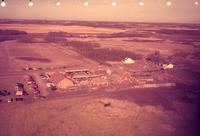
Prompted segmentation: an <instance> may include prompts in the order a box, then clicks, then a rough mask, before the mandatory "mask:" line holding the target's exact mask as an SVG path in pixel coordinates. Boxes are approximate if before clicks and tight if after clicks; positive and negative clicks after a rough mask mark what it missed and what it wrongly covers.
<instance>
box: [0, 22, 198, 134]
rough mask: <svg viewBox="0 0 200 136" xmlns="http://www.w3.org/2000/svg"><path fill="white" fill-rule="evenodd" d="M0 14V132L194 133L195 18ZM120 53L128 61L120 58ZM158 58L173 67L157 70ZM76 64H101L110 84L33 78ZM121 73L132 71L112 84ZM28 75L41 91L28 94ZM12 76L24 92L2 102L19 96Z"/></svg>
mask: <svg viewBox="0 0 200 136" xmlns="http://www.w3.org/2000/svg"><path fill="white" fill-rule="evenodd" d="M0 22H1V23H0V90H3V89H6V90H8V91H10V92H11V95H9V96H2V95H0V100H1V101H0V136H13V135H15V136H56V135H57V136H133V135H137V136H188V135H191V136H198V135H199V134H200V133H199V129H198V128H199V125H200V123H199V110H198V107H199V93H200V90H199V89H200V86H199V81H200V69H199V68H200V55H199V54H200V25H197V24H196V25H194V24H152V23H151V24H148V23H115V22H110V23H109V22H106V23H103V22H99V23H98V22H70V23H69V22H68V24H66V22H65V23H64V22H62V21H60V22H59V21H58V22H57V23H55V22H51V21H50V22H48V21H46V22H45V21H41V22H40V21H37V22H34V21H33V22H31V21H27V22H26V21H8V22H7V23H5V21H0ZM127 57H128V58H131V59H132V60H134V62H135V63H133V64H129V65H128V64H123V63H122V61H123V60H124V59H125V58H127ZM161 64H173V65H174V67H173V68H172V69H167V70H163V69H162V66H161ZM26 68H33V69H31V70H25V69H26ZM79 69H89V71H92V72H93V73H95V72H96V71H97V72H99V71H100V70H99V69H101V70H102V69H103V70H104V71H106V74H105V75H104V76H103V78H100V79H101V80H105V79H106V81H108V84H109V85H108V86H106V87H105V85H104V86H103V87H99V86H98V85H97V87H96V86H95V87H94V86H92V87H91V84H90V82H92V81H93V79H88V78H87V79H86V80H83V81H82V79H81V81H82V82H81V81H78V80H77V81H74V82H76V84H79V83H80V84H81V83H85V82H86V81H87V82H86V85H85V84H84V85H83V86H78V87H77V86H76V88H75V89H74V88H73V89H71V88H70V89H65V90H64V91H63V90H62V89H61V90H59V89H58V90H56V91H52V90H48V89H47V86H46V82H44V81H43V80H42V79H41V78H40V74H41V73H63V72H66V71H70V70H72V71H73V70H79ZM109 71H111V73H110V72H109ZM69 73H70V72H69ZM124 73H129V74H131V76H132V78H130V79H128V80H122V82H121V83H119V85H118V84H116V82H115V81H117V80H118V79H120V78H121V77H123V76H122V75H123V74H124ZM81 74H82V73H81ZM27 75H31V76H33V77H34V79H35V81H36V82H37V84H38V86H39V90H40V92H41V94H40V96H41V98H37V99H35V97H34V95H33V94H32V92H31V91H30V90H29V87H28V85H27V83H26V82H25V76H27ZM50 75H51V74H50ZM51 76H52V75H51ZM61 76H62V75H61ZM76 76H77V77H79V76H82V75H80V73H78V75H73V78H74V77H76ZM84 76H85V75H84ZM140 78H148V79H149V80H152V81H149V82H151V84H162V85H163V84H165V83H170V84H172V83H173V85H174V84H175V86H168V87H166V86H160V87H149V88H145V87H141V88H140V86H145V85H146V83H143V82H142V83H139V81H140V80H141V79H140ZM96 79H97V78H96ZM55 80H56V79H55ZM74 80H75V78H74ZM129 80H131V83H128V81H129ZM98 81H99V79H98V80H94V82H92V83H93V84H95V83H97V82H98ZM132 81H133V82H132ZM17 82H20V83H23V84H24V85H25V90H26V91H27V93H28V94H29V95H27V96H25V95H24V96H22V98H24V101H22V102H13V103H8V102H7V99H9V98H17V97H18V96H15V93H14V92H15V89H14V87H15V83H17ZM145 82H146V81H145ZM106 83H107V82H106ZM117 83H118V82H117ZM99 84H100V83H99ZM138 86H139V87H138ZM137 87H138V88H137ZM94 88H95V89H94ZM96 88H97V89H96Z"/></svg>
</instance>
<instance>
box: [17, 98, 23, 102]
mask: <svg viewBox="0 0 200 136" xmlns="http://www.w3.org/2000/svg"><path fill="white" fill-rule="evenodd" d="M23 100H24V98H15V101H16V102H17V101H23Z"/></svg>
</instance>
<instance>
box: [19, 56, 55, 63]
mask: <svg viewBox="0 0 200 136" xmlns="http://www.w3.org/2000/svg"><path fill="white" fill-rule="evenodd" d="M17 59H20V60H25V61H39V62H43V63H49V62H51V60H50V59H47V58H36V57H17Z"/></svg>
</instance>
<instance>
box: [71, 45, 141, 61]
mask: <svg viewBox="0 0 200 136" xmlns="http://www.w3.org/2000/svg"><path fill="white" fill-rule="evenodd" d="M68 46H71V47H72V48H73V49H75V51H76V52H78V53H79V54H81V55H83V56H84V57H86V58H89V59H91V60H94V61H97V62H99V63H106V61H122V60H124V59H125V58H126V57H129V58H132V59H134V60H140V59H142V58H143V56H142V55H140V54H136V53H133V52H129V51H124V50H118V49H102V48H99V47H100V45H99V44H97V43H90V42H79V41H73V42H69V43H68Z"/></svg>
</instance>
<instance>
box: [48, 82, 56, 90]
mask: <svg viewBox="0 0 200 136" xmlns="http://www.w3.org/2000/svg"><path fill="white" fill-rule="evenodd" d="M46 85H47V87H48V89H50V90H57V87H56V85H55V84H54V83H51V82H49V83H47V84H46Z"/></svg>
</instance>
